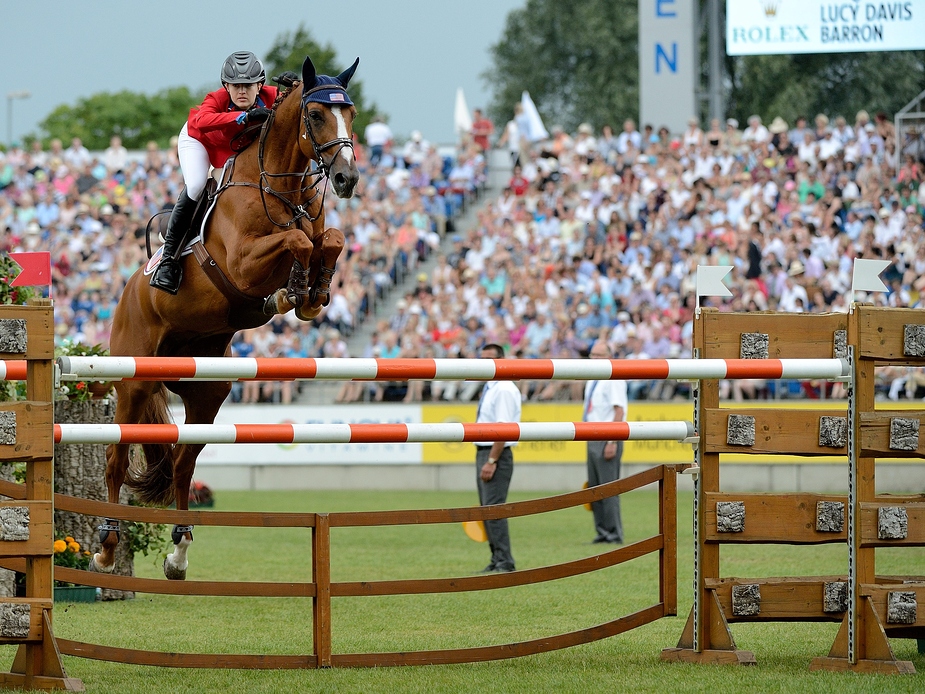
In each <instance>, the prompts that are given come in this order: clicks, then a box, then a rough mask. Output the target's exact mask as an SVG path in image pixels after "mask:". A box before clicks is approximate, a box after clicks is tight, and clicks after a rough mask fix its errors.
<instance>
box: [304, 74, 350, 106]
mask: <svg viewBox="0 0 925 694" xmlns="http://www.w3.org/2000/svg"><path fill="white" fill-rule="evenodd" d="M325 87H329V88H328V89H325ZM310 101H314V102H316V103H319V104H327V105H329V106H353V102H352V101H351V100H350V96H349V95H348V94H347V90H346V89H344V87H343V86H342V85H341V83H340V81H338V80H337V78H335V77H328V76H327V75H316V76H315V84H314V86H313V87H311V88H310V89H307V90H305V93H304V94H303V95H302V104H303V105H304V104H307V103H308V102H310Z"/></svg>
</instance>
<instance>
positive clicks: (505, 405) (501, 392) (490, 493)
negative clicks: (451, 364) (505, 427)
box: [475, 344, 520, 573]
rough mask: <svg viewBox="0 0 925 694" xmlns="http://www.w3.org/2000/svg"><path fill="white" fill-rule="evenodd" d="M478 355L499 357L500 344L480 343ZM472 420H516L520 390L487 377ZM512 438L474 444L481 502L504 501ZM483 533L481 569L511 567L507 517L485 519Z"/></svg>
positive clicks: (511, 468)
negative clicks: (485, 553) (485, 560)
mask: <svg viewBox="0 0 925 694" xmlns="http://www.w3.org/2000/svg"><path fill="white" fill-rule="evenodd" d="M480 356H481V358H482V359H503V358H504V348H503V347H501V345H496V344H488V345H485V346H484V347H482V351H481V355H480ZM475 421H476V424H488V423H496V422H519V421H520V390H519V389H518V388H517V386H516V385H514V384H513V383H512V382H511V381H489V382H487V383H486V384H485V386H484V387H483V388H482V395H481V397H480V399H479V407H478V412H477V413H476V417H475ZM516 445H517V443H516V442H507V441H495V442H493V443H491V444H488V443H480V444H476V449H475V450H476V453H475V472H476V485H477V487H478V491H479V503H480V504H481V505H482V506H493V505H495V504H504V503H507V491H508V488H509V487H510V486H511V477H512V476H513V474H514V454H513V453H512V451H511V448H512V447H513V446H516ZM485 534H486V535H488V545H489V547H490V548H491V561H490V562H489V564H488V566H486V567H485V568H484V569H482V573H492V572H496V571H514V568H515V567H514V557H513V555H512V554H511V538H510V535H509V533H508V527H507V518H499V519H498V520H489V521H485Z"/></svg>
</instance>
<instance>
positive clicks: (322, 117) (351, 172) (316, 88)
mask: <svg viewBox="0 0 925 694" xmlns="http://www.w3.org/2000/svg"><path fill="white" fill-rule="evenodd" d="M359 64H360V59H359V58H357V59H356V61H354V63H353V65H351V66H350V67H349V68H347V69H346V70H344V71H343V72H342V73H340V74H339V75H338V76H337V77H328V76H327V75H319V74H317V73H316V72H315V66H314V65H313V64H312V61H311V58H308V57H306V58H305V62H304V63H303V64H302V128H303V131H302V136H301V138H300V139H299V144H300V146H301V148H302V151H303V152H304V153H305V155H306V156H308V157H311V158H314V159H317V161H318V163H319V164H320V165H321V167H322V169H323V170H325V172H326V173H327V175H328V178H329V179H330V181H331V185H332V186H333V188H334V192H335V193H336V194H337V197H339V198H349V197H351V196H352V195H353V190H354V188H355V187H356V184H357V181H358V180H359V179H360V172H359V171H358V170H357V163H356V157H354V155H353V119H354V118H355V117H356V114H357V111H356V108H354V106H353V102H352V101H351V100H350V97H349V96H348V95H347V84H348V83H349V82H350V78H351V77H353V73H354V72H356V69H357V65H359ZM310 150H313V151H310Z"/></svg>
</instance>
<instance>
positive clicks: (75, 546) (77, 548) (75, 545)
mask: <svg viewBox="0 0 925 694" xmlns="http://www.w3.org/2000/svg"><path fill="white" fill-rule="evenodd" d="M67 548H68V549H69V550H71V551H72V552H74V553H75V554H76V553H77V552H79V551H80V545H79V544H78V543H77V542H76V541H73V540H72V541H71V542H68V543H67Z"/></svg>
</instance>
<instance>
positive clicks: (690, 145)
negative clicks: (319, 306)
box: [341, 111, 925, 401]
mask: <svg viewBox="0 0 925 694" xmlns="http://www.w3.org/2000/svg"><path fill="white" fill-rule="evenodd" d="M739 126H740V124H739V123H738V122H737V121H736V120H735V119H732V118H730V119H729V120H727V121H726V122H725V123H720V122H719V121H718V120H713V121H712V122H711V123H710V125H709V128H707V129H705V130H704V129H702V128H701V125H700V123H699V122H698V121H697V120H696V119H692V120H691V121H690V122H689V124H688V127H687V128H686V130H685V131H684V132H683V133H678V134H672V133H670V132H669V131H668V129H667V128H665V127H660V128H658V129H656V128H655V127H653V126H651V125H646V126H644V128H643V130H642V132H640V131H639V130H638V129H637V126H636V123H634V122H633V121H632V120H629V119H627V120H626V121H624V122H623V124H622V126H621V128H620V132H619V133H617V132H615V130H614V129H613V128H612V127H611V126H609V125H604V126H603V127H601V128H600V130H599V131H596V130H595V128H593V127H592V126H591V125H590V124H587V123H584V124H582V125H580V126H579V127H578V129H577V132H576V133H574V134H568V133H566V132H565V131H564V130H563V129H562V128H553V129H552V135H551V136H550V139H549V140H546V141H543V142H539V143H532V144H531V143H525V142H523V140H522V139H521V140H520V141H519V142H517V143H516V144H513V145H512V143H511V138H512V137H513V138H517V137H518V135H517V130H516V128H517V126H516V120H512V121H511V123H509V124H508V126H507V128H505V130H504V133H503V135H502V137H503V139H504V142H503V144H505V145H507V148H508V149H509V151H510V152H511V156H512V157H513V158H514V160H515V166H514V167H513V175H512V176H511V177H510V180H509V182H508V185H507V186H505V188H504V190H503V191H502V192H501V194H500V195H499V196H497V197H496V198H494V197H493V198H492V199H491V200H489V201H488V203H487V204H486V205H485V206H484V207H483V208H482V209H481V210H480V211H479V213H478V221H477V223H475V224H473V225H472V226H471V227H469V228H467V229H465V230H462V233H457V234H453V235H451V236H450V243H449V245H448V248H445V249H443V250H442V251H441V254H440V256H439V259H438V263H437V267H436V269H435V270H434V271H433V272H432V273H431V275H430V276H428V277H422V278H420V279H421V281H420V282H418V284H417V286H416V287H415V288H414V289H413V290H412V291H409V292H408V293H407V294H406V296H405V297H404V298H403V299H402V301H400V302H399V304H398V310H397V312H396V314H395V315H394V316H392V317H391V319H390V320H382V321H380V322H379V325H378V326H377V328H378V329H377V333H376V336H375V337H374V340H373V343H372V344H371V345H370V347H369V350H368V355H369V356H372V355H375V356H382V357H389V356H402V357H473V356H476V355H477V350H478V347H479V345H481V344H483V343H488V342H491V343H498V344H501V345H504V346H505V347H506V348H507V349H508V350H509V354H511V355H512V356H515V357H522V358H531V357H559V358H575V357H580V356H583V355H585V354H586V353H587V350H588V349H589V347H590V344H591V342H592V341H593V340H595V339H597V338H599V337H603V338H604V339H606V340H607V342H608V343H609V344H610V346H611V348H612V350H613V352H614V354H615V355H616V356H617V357H620V358H628V359H641V358H673V357H689V356H690V355H691V336H692V325H693V322H692V318H693V313H694V306H695V303H696V301H695V287H694V278H695V277H696V267H697V266H698V265H729V266H732V268H733V271H732V273H731V275H730V277H729V279H728V282H727V283H728V285H729V287H730V289H731V290H732V293H733V295H734V296H733V298H731V299H728V300H718V299H711V298H704V299H703V301H702V305H705V306H708V305H713V306H717V307H718V308H719V309H720V310H723V311H755V310H766V309H771V310H779V311H788V312H828V311H842V312H844V311H847V310H848V306H847V299H846V297H847V296H848V294H849V289H850V283H851V274H852V267H853V263H854V260H855V259H857V258H868V259H884V260H889V261H890V265H889V267H888V268H887V269H886V270H885V271H884V272H883V273H882V278H883V279H884V281H885V283H886V284H887V286H888V287H889V291H888V292H886V293H869V294H865V293H863V292H860V293H858V294H857V295H856V296H855V299H856V300H858V301H868V302H871V303H874V304H877V305H889V306H909V307H920V306H922V299H921V296H922V292H923V289H925V233H923V224H922V219H923V217H922V213H923V210H925V184H923V180H925V169H923V164H922V161H920V160H918V159H917V158H916V157H914V156H912V155H910V154H903V153H901V152H900V150H899V149H898V148H897V142H896V134H895V132H894V128H893V125H892V122H891V121H890V119H889V118H888V117H887V116H886V115H884V114H878V115H877V116H876V117H875V118H874V119H871V118H870V117H869V115H868V114H867V113H866V112H864V111H861V112H859V113H858V114H857V115H856V117H855V119H854V123H853V124H849V123H848V122H847V121H846V119H845V118H843V117H841V116H839V117H837V118H835V119H834V121H833V122H830V121H829V118H828V117H827V116H826V115H824V114H819V115H817V116H816V117H815V118H814V119H813V121H812V124H811V125H810V124H808V122H807V120H806V119H805V118H799V119H797V120H796V122H795V123H793V124H792V125H791V124H788V123H786V122H785V121H784V120H783V119H781V118H775V119H774V120H773V121H772V122H771V123H770V124H769V125H767V126H766V125H765V124H763V123H762V120H761V118H760V117H758V116H752V117H750V118H749V119H748V122H747V123H746V126H745V128H744V129H741V128H740V127H739ZM512 127H513V131H514V134H513V136H512V135H511V129H512ZM882 379H883V383H882V392H883V394H884V396H885V397H891V398H901V397H916V398H921V397H922V396H925V385H923V383H925V378H921V374H915V373H914V372H913V373H905V372H903V373H900V374H893V373H888V372H883V374H882ZM775 386H776V384H765V383H761V382H756V381H741V382H734V383H727V384H724V394H725V395H726V396H728V397H731V398H735V399H746V398H754V397H762V396H765V397H766V396H768V395H769V394H772V393H773V394H774V395H776V396H780V395H781V393H782V392H783V394H784V395H788V394H792V395H800V396H809V397H819V396H820V395H822V393H820V391H819V385H818V384H812V383H802V384H792V386H791V385H790V384H788V385H787V390H786V391H784V389H783V388H781V389H779V390H778V391H777V392H776V393H774V392H773V389H774V388H775ZM678 387H679V386H677V385H675V384H672V383H670V382H669V383H658V382H652V383H646V382H634V383H633V384H632V385H631V392H630V396H631V397H632V398H634V399H640V398H651V399H664V398H670V397H672V396H683V395H684V393H683V392H678V391H677V390H676V388H678ZM680 387H681V388H683V387H684V386H683V385H681V386H680ZM836 388H838V386H837V385H836ZM395 390H396V392H395V393H394V394H393V396H395V397H402V398H403V399H404V400H405V401H416V400H421V399H434V400H437V399H457V398H462V399H468V398H470V397H472V396H473V394H474V393H475V388H473V387H470V386H467V385H466V384H452V383H451V384H444V383H424V384H421V383H416V384H415V383H413V384H411V385H409V386H408V387H407V388H405V387H401V388H396V389H395ZM521 390H522V394H523V396H524V398H525V399H531V400H539V401H543V400H552V399H569V398H570V399H580V397H581V396H580V390H579V386H578V385H577V384H570V383H568V382H563V381H550V382H522V383H521ZM371 392H372V395H373V397H377V398H378V397H381V391H380V390H372V391H371ZM341 395H342V397H343V398H344V399H346V400H351V399H358V398H363V397H366V395H367V390H366V387H365V386H359V385H357V384H354V385H352V386H347V387H345V389H344V390H343V391H342V393H341ZM825 395H828V396H831V395H833V393H832V391H831V390H829V391H828V392H826V393H825ZM834 395H835V396H838V395H839V393H838V392H835V393H834Z"/></svg>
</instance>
